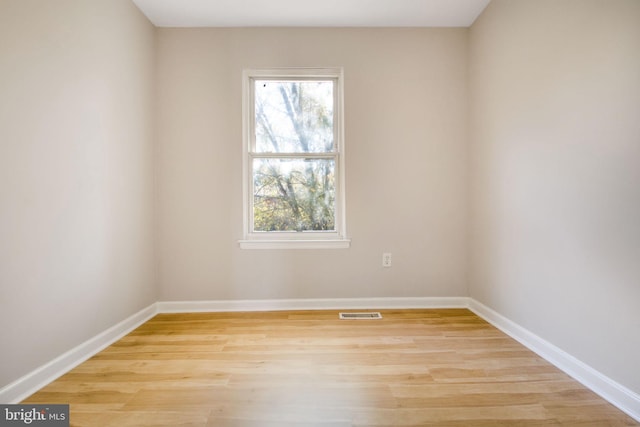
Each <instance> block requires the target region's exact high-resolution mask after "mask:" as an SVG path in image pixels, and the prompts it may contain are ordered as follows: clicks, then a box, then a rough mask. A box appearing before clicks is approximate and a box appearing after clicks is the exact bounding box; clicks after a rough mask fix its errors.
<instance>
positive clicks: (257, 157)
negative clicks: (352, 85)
mask: <svg viewBox="0 0 640 427" xmlns="http://www.w3.org/2000/svg"><path fill="white" fill-rule="evenodd" d="M243 79H244V82H243V91H244V97H243V116H244V117H243V126H244V129H243V134H244V138H243V145H244V162H243V172H244V238H243V240H241V241H240V246H241V247H242V248H289V247H291V248H296V247H297V248H346V247H348V246H349V240H348V239H347V238H346V224H345V184H344V136H343V135H344V131H343V93H342V92H343V82H342V69H339V68H337V69H336V68H330V69H325V68H319V69H306V68H305V69H269V70H245V71H244V75H243Z"/></svg>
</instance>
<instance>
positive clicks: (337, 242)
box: [238, 239, 351, 249]
mask: <svg viewBox="0 0 640 427" xmlns="http://www.w3.org/2000/svg"><path fill="white" fill-rule="evenodd" d="M238 243H239V244H240V249H348V248H349V247H350V246H351V239H334V240H239V241H238Z"/></svg>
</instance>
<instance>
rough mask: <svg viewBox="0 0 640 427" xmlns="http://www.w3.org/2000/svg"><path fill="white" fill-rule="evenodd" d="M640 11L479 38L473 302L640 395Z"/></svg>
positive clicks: (587, 5) (486, 27)
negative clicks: (480, 304)
mask: <svg viewBox="0 0 640 427" xmlns="http://www.w3.org/2000/svg"><path fill="white" fill-rule="evenodd" d="M639 52H640V2H638V1H636V0H601V1H567V0H562V1H560V0H544V1H543V0H537V1H522V0H493V1H492V2H491V4H490V5H489V6H488V8H487V9H486V10H485V11H484V13H483V14H482V15H481V17H480V18H479V19H478V20H477V21H476V22H475V24H474V25H473V27H472V29H471V31H470V60H469V66H470V72H469V75H470V87H471V98H470V108H471V121H470V128H469V135H470V148H471V158H472V159H473V161H472V172H471V183H472V189H471V192H472V195H473V198H472V200H473V202H472V203H471V206H472V210H471V215H470V218H471V219H472V221H471V224H472V227H471V229H472V238H471V240H472V244H471V254H472V256H471V259H472V262H471V274H470V295H471V296H472V297H473V298H475V299H477V300H479V301H480V302H482V303H484V304H486V305H488V306H489V307H491V308H493V309H494V310H496V311H498V312H499V313H501V314H503V315H505V316H506V317H508V318H510V319H512V320H514V321H515V322H517V323H519V324H520V325H522V326H524V327H525V328H527V329H529V330H531V331H532V332H534V333H536V334H538V335H539V336H541V337H542V338H544V339H546V340H548V341H550V342H551V343H553V344H555V345H557V346H558V347H560V348H561V349H563V350H565V351H567V352H568V353H570V354H571V355H573V356H575V357H577V358H578V359H580V360H581V361H583V362H585V363H587V364H588V365H590V366H591V367H593V368H595V369H597V370H599V371H600V372H602V373H604V374H605V375H607V376H609V377H610V378H612V379H614V380H616V381H618V382H620V383H621V384H623V385H625V386H627V387H629V388H630V389H632V390H634V391H635V392H640V369H638V361H639V360H640V332H639V331H640V310H638V302H640V54H639Z"/></svg>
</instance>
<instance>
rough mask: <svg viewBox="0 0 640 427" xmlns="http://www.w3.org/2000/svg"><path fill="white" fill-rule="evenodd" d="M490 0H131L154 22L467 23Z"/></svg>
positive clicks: (282, 24) (225, 24)
mask: <svg viewBox="0 0 640 427" xmlns="http://www.w3.org/2000/svg"><path fill="white" fill-rule="evenodd" d="M489 1H490V0H133V2H134V3H135V4H136V5H137V6H138V7H139V8H140V10H141V11H142V12H143V13H144V14H145V15H146V16H147V17H148V18H149V19H150V20H151V22H153V23H154V24H155V25H156V26H159V27H468V26H470V25H471V24H472V23H473V21H474V20H475V19H476V18H477V17H478V15H479V14H480V13H481V12H482V11H483V10H484V8H485V7H486V6H487V4H488V3H489Z"/></svg>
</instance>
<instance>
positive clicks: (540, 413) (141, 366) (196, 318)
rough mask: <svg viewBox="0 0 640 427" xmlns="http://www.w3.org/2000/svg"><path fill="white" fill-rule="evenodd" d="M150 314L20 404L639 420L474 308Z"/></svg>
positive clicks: (269, 424)
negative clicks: (368, 314)
mask: <svg viewBox="0 0 640 427" xmlns="http://www.w3.org/2000/svg"><path fill="white" fill-rule="evenodd" d="M381 312H382V314H383V317H384V318H383V319H382V320H338V318H337V317H338V315H337V313H338V312H337V311H299V312H291V311H289V312H268V313H192V314H160V315H158V316H156V317H154V318H153V319H151V320H150V321H149V322H147V323H145V324H144V325H142V326H141V327H140V328H138V329H136V330H135V331H133V332H132V333H131V334H129V335H127V336H126V337H124V338H123V339H121V340H120V341H118V342H116V343H115V344H113V345H111V346H110V347H108V348H107V349H105V350H104V351H102V352H100V353H99V354H97V355H96V356H94V357H92V358H91V359H89V360H88V361H86V362H85V363H83V364H81V365H80V366H78V367H77V368H75V369H73V370H72V371H70V372H69V373H67V374H66V375H64V376H62V377H61V378H59V379H58V380H56V381H55V382H53V383H51V384H50V385H48V386H46V387H45V388H43V389H42V390H40V391H39V392H37V393H36V394H34V395H33V396H31V397H30V398H28V399H27V400H25V402H24V403H70V404H71V425H74V426H91V427H94V426H119V427H123V426H125V427H126V426H155V425H162V426H206V427H213V426H220V427H231V426H233V427H239V426H242V427H245V426H250V427H293V426H296V427H297V426H315V427H347V426H593V427H595V426H598V427H601V426H638V425H640V424H639V423H636V422H634V420H633V419H631V418H630V417H628V416H626V415H625V414H624V413H622V412H621V411H619V410H618V409H616V408H615V407H614V406H612V405H611V404H609V403H607V402H606V401H604V400H602V399H601V398H599V397H598V396H597V395H595V394H594V393H593V392H591V391H589V390H588V389H586V388H585V387H583V386H582V385H580V384H579V383H578V382H576V381H574V380H572V379H571V378H570V377H568V376H567V375H566V374H564V373H562V372H561V371H559V370H558V369H556V368H555V367H553V366H551V365H550V364H549V363H547V362H546V361H544V360H543V359H541V358H540V357H538V356H536V355H535V354H534V353H532V352H531V351H529V350H527V349H526V348H524V347H523V346H522V345H520V344H519V343H517V342H516V341H514V340H513V339H511V338H509V337H507V336H506V335H504V334H503V333H502V332H500V331H498V330H497V329H496V328H494V327H492V326H491V325H489V324H488V323H486V322H485V321H483V320H482V319H480V318H479V317H477V316H476V315H474V314H473V313H472V312H470V311H468V310H464V309H459V310H458V309H455V310H454V309H451V310H450V309H446V310H382V311H381Z"/></svg>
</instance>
